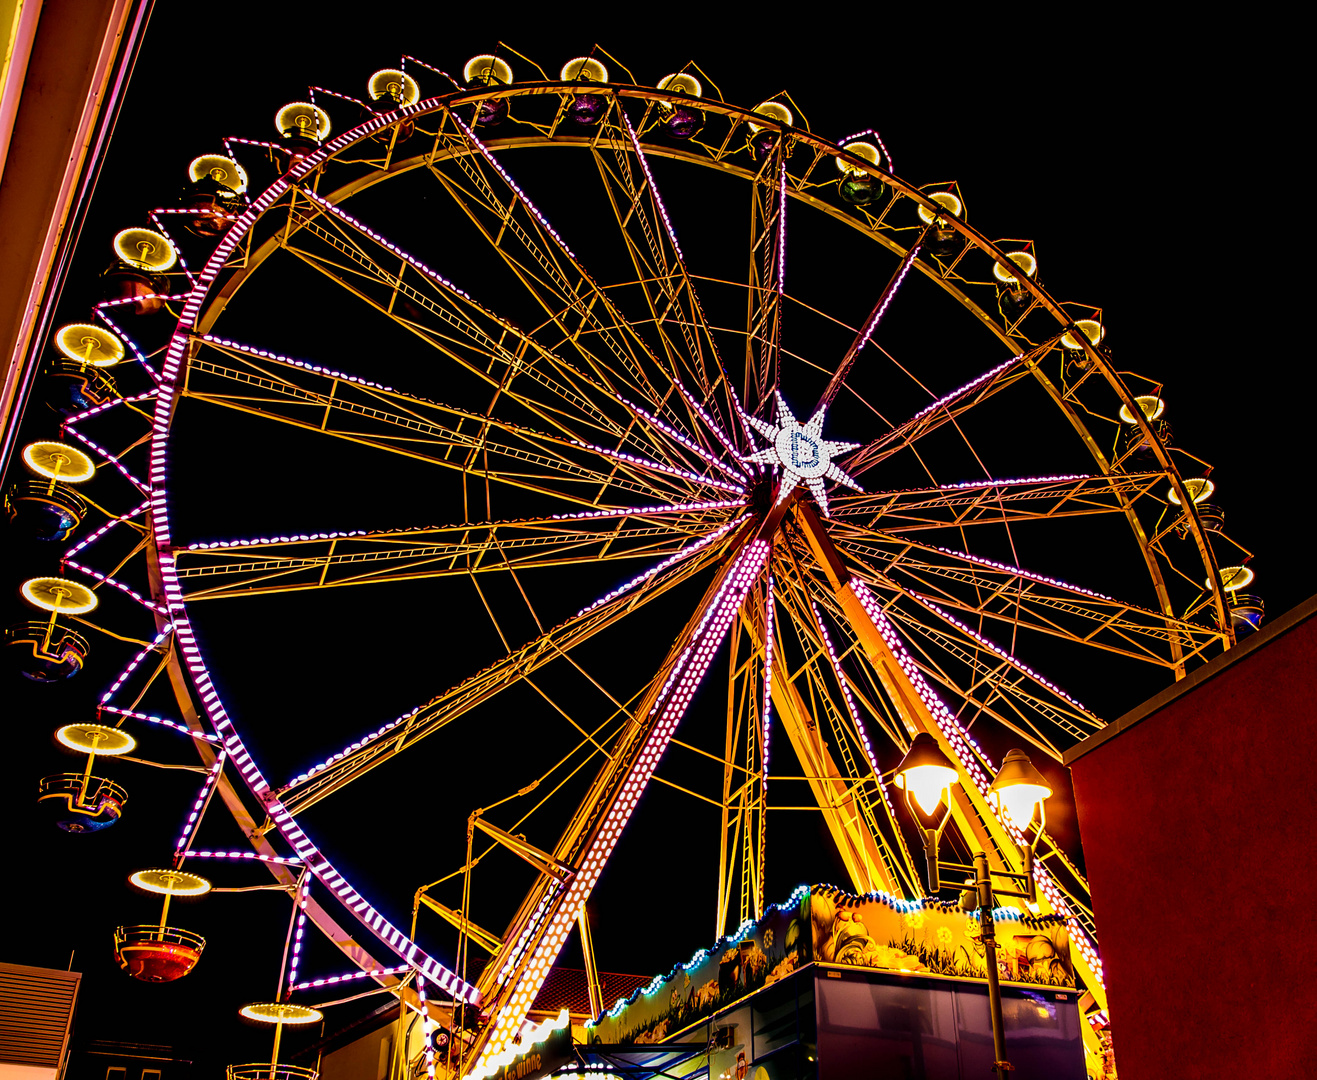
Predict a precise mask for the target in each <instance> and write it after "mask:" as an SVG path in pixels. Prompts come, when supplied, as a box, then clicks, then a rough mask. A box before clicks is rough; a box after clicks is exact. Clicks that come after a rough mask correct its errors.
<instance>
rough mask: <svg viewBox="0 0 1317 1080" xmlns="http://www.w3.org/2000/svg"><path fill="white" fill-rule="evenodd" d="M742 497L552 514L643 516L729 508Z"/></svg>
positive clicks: (569, 517)
mask: <svg viewBox="0 0 1317 1080" xmlns="http://www.w3.org/2000/svg"><path fill="white" fill-rule="evenodd" d="M744 505H745V500H744V499H720V500H716V501H713V502H692V503H671V504H669V505H667V506H635V507H626V506H620V507H618V508H617V509H615V510H580V511H577V512H576V513H571V514H553V515H552V516H551V517H552V520H553V521H575V520H578V519H581V518H622V517H645V516H648V515H651V514H654V515H658V516H662V515H664V514H678V513H686V512H688V511H691V510H729V509H734V508H736V507H739V506H744Z"/></svg>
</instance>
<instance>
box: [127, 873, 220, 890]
mask: <svg viewBox="0 0 1317 1080" xmlns="http://www.w3.org/2000/svg"><path fill="white" fill-rule="evenodd" d="M128 880H129V881H130V882H132V883H133V884H134V885H136V886H137V887H138V888H139V889H144V890H146V891H147V892H153V893H164V894H166V895H168V896H204V895H205V894H206V893H208V892H210V889H211V885H210V882H209V881H207V880H206V879H205V878H203V877H202V876H201V875H200V874H193V873H190V872H189V871H187V870H175V869H173V868H172V867H165V868H163V869H151V870H138V871H137V872H136V873H134V874H132V875H130V876H129V878H128Z"/></svg>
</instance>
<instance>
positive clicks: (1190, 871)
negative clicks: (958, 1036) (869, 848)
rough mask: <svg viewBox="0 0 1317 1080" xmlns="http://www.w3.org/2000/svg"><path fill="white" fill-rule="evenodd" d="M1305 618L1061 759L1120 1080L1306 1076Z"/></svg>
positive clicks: (1313, 685) (1312, 1070)
mask: <svg viewBox="0 0 1317 1080" xmlns="http://www.w3.org/2000/svg"><path fill="white" fill-rule="evenodd" d="M1314 616H1317V597H1314V598H1313V599H1312V600H1309V601H1308V602H1307V603H1305V604H1303V605H1301V606H1300V607H1298V608H1296V609H1295V610H1294V611H1292V612H1290V613H1289V614H1288V615H1287V616H1285V617H1283V618H1282V619H1280V620H1279V621H1277V622H1276V623H1275V624H1274V625H1272V626H1271V627H1269V628H1267V629H1266V630H1264V631H1263V632H1261V633H1259V634H1257V635H1255V636H1254V637H1253V638H1252V639H1251V640H1248V641H1246V642H1244V643H1242V644H1241V645H1240V646H1239V647H1238V648H1236V649H1234V650H1231V652H1230V653H1227V654H1226V655H1224V656H1221V657H1219V658H1217V659H1216V660H1214V661H1213V662H1212V663H1211V664H1209V665H1207V666H1206V667H1204V668H1203V669H1201V670H1200V671H1198V672H1196V673H1194V675H1193V676H1191V677H1190V678H1189V679H1186V680H1184V681H1183V682H1181V683H1179V684H1177V685H1176V686H1175V687H1173V688H1171V689H1170V690H1168V691H1166V692H1164V693H1163V694H1160V695H1158V697H1156V698H1153V699H1152V700H1151V701H1149V702H1147V703H1146V704H1145V705H1144V706H1143V707H1141V708H1140V709H1136V710H1135V711H1134V712H1132V713H1130V714H1128V715H1127V716H1126V717H1123V718H1122V719H1121V720H1120V721H1118V722H1117V723H1116V724H1115V725H1113V726H1112V728H1108V729H1107V730H1106V731H1104V732H1101V733H1099V734H1098V735H1096V736H1094V737H1093V738H1091V739H1089V740H1087V741H1086V742H1085V743H1082V744H1080V745H1079V746H1077V747H1075V748H1074V750H1072V751H1071V752H1070V754H1068V755H1067V759H1066V763H1067V764H1068V765H1070V766H1071V771H1072V774H1073V777H1074V789H1075V801H1076V807H1077V810H1078V815H1079V826H1080V832H1081V835H1082V837H1083V844H1084V856H1085V859H1086V861H1087V864H1088V874H1089V882H1090V885H1091V886H1092V893H1093V905H1094V914H1095V915H1096V918H1097V925H1098V932H1099V935H1100V938H1101V953H1102V959H1103V963H1104V967H1105V971H1106V982H1107V991H1108V995H1109V1006H1110V1012H1111V1022H1112V1033H1113V1047H1114V1049H1115V1053H1116V1065H1117V1068H1118V1069H1119V1072H1120V1077H1121V1080H1168V1078H1176V1080H1179V1078H1183V1080H1193V1078H1196V1077H1213V1078H1216V1077H1222V1076H1248V1077H1257V1078H1259V1080H1261V1078H1266V1080H1283V1078H1289V1077H1299V1076H1313V1075H1317V845H1314V843H1313V841H1314V836H1313V827H1314V822H1315V821H1317V813H1315V811H1317V805H1315V804H1317V778H1315V773H1314V761H1317V617H1314ZM1113 728H1114V729H1116V730H1114V732H1113Z"/></svg>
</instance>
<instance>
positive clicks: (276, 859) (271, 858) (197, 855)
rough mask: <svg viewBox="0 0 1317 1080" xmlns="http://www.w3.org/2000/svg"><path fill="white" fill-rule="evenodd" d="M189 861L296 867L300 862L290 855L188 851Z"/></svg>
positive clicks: (253, 852) (254, 852)
mask: <svg viewBox="0 0 1317 1080" xmlns="http://www.w3.org/2000/svg"><path fill="white" fill-rule="evenodd" d="M187 857H188V858H189V859H251V860H253V861H255V862H266V863H277V864H278V865H280V866H298V865H300V864H301V862H302V860H301V859H298V858H295V857H294V856H292V855H262V854H260V853H259V852H256V851H189V852H188V853H187Z"/></svg>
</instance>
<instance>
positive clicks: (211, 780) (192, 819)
mask: <svg viewBox="0 0 1317 1080" xmlns="http://www.w3.org/2000/svg"><path fill="white" fill-rule="evenodd" d="M226 756H227V755H226V754H225V753H224V751H223V750H221V751H220V752H219V753H218V754H216V755H215V763H214V764H213V765H212V766H211V767H210V772H208V773H207V774H206V779H205V780H203V781H202V782H201V790H200V791H198V792H197V801H196V802H195V803H193V804H192V812H191V813H190V814H188V817H187V820H186V821H185V822H184V823H183V831H182V833H181V834H180V835H179V838H178V843H177V844H176V845H175V853H174V857H175V858H176V859H177V858H180V857H184V856H186V855H187V853H188V846H189V844H190V843H191V841H190V839H189V838H190V837H191V836H192V834H193V832H195V831H196V827H197V823H198V822H199V821H200V820H201V815H202V813H203V811H204V810H205V808H206V800H207V797H208V796H209V795H210V789H211V788H212V787H214V786H215V782H216V781H217V780H219V777H220V773H221V772H223V771H224V761H225V758H226Z"/></svg>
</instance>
